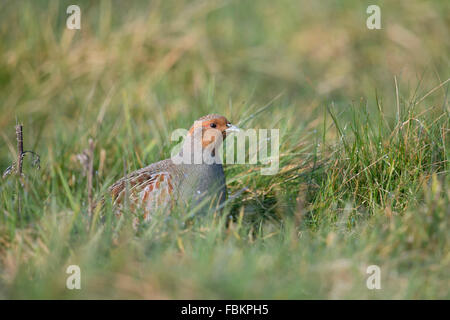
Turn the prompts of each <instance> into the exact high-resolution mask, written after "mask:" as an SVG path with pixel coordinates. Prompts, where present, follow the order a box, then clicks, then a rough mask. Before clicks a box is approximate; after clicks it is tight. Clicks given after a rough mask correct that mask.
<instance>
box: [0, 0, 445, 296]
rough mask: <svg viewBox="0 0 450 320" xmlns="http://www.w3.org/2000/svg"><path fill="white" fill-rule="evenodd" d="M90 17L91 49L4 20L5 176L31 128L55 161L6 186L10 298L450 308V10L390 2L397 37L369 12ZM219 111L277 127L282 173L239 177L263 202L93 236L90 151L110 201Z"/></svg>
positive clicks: (61, 18)
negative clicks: (360, 302) (71, 270)
mask: <svg viewBox="0 0 450 320" xmlns="http://www.w3.org/2000/svg"><path fill="white" fill-rule="evenodd" d="M78 3H79V5H80V7H81V10H82V29H81V30H80V31H71V30H67V29H66V28H65V19H66V14H65V10H66V7H67V6H68V5H69V4H72V3H71V2H68V1H61V2H58V1H50V2H44V1H39V2H32V1H23V2H20V3H16V2H14V1H9V2H2V4H1V5H0V108H1V109H0V110H1V112H0V136H1V137H0V141H2V142H1V143H0V169H1V170H2V171H3V170H5V169H6V168H7V167H8V166H9V165H10V164H11V163H12V162H13V161H14V159H15V158H16V155H15V152H16V151H15V143H16V142H15V135H14V134H15V131H14V125H15V124H16V119H17V120H18V121H20V122H22V123H23V124H24V139H25V149H26V150H33V151H35V152H37V153H39V155H40V156H41V169H40V170H37V169H36V168H34V167H33V166H31V160H32V159H31V157H30V158H29V156H27V158H26V159H25V166H24V178H23V180H22V181H19V180H18V179H17V177H15V176H14V175H10V176H9V177H7V178H6V179H2V180H0V199H1V200H0V298H3V299H8V298H13V299H19V298H34V299H41V298H50V299H54V298H62V299H71V298H76V299H83V298H87V299H91V298H178V299H182V298H184V299H190V298H193V299H196V298H203V299H216V298H217V299H220V298H229V299H238V298H242V299H278V298H286V299H311V298H325V299H335V298H338V299H342V298H351V299H361V298H375V299H404V298H406V299H417V298H425V299H433V298H444V299H449V298H450V293H449V290H448V288H449V287H450V277H449V275H448V270H449V268H450V233H449V232H448V230H449V228H450V212H449V208H450V203H449V198H450V191H449V189H448V186H449V184H450V178H449V175H448V170H449V162H448V161H449V150H450V143H449V136H448V133H449V125H450V120H449V119H450V117H449V112H450V109H449V106H448V95H447V94H448V87H449V84H448V82H446V81H447V79H449V70H450V69H449V65H450V61H449V55H448V53H449V52H450V40H449V39H450V37H449V36H448V30H449V28H448V27H449V20H448V19H449V18H448V17H449V16H450V15H449V13H450V9H449V5H448V4H447V3H446V2H445V1H427V2H423V1H399V2H395V3H394V2H392V1H391V2H387V1H380V2H379V3H380V7H381V10H382V27H383V29H381V30H368V29H367V28H366V27H365V19H366V18H367V15H366V13H365V10H366V8H367V6H368V5H369V4H372V3H365V2H364V1H356V0H355V1H345V2H343V1H331V0H330V1H321V2H317V3H316V2H314V4H310V2H306V1H289V0H283V1H277V2H274V1H258V2H255V1H176V2H175V1H154V2H152V3H151V4H146V3H144V2H142V3H140V2H132V3H130V4H128V3H127V4H126V3H124V2H119V1H112V2H109V1H101V2H98V3H90V2H87V1H79V2H78ZM12 26H14V27H12ZM258 110H261V111H258ZM213 112H215V113H221V114H223V115H225V116H227V117H228V118H229V119H230V120H231V121H233V122H235V123H239V124H240V126H242V127H244V128H257V129H258V128H279V129H280V147H281V148H280V171H279V173H278V174H276V175H273V176H262V175H260V174H259V169H260V168H261V167H262V165H259V164H258V165H230V166H227V167H226V170H225V171H226V177H227V182H228V183H227V184H228V189H229V190H230V193H231V194H234V193H236V192H238V191H239V190H241V189H242V188H244V187H245V188H247V189H246V191H245V192H243V193H242V194H241V195H240V196H239V197H237V198H235V199H233V200H232V201H230V202H229V203H228V204H227V206H226V207H225V209H224V211H223V212H216V213H215V214H211V215H208V216H195V217H193V218H190V215H189V212H184V211H183V210H181V209H180V210H174V212H172V213H171V215H170V217H169V218H166V217H160V216H156V217H155V218H154V219H153V220H152V221H151V222H150V223H147V224H141V225H140V227H139V230H137V231H135V230H134V229H133V227H132V223H133V215H132V214H131V213H130V214H127V215H124V216H123V217H122V218H117V217H115V216H114V215H113V214H112V210H111V208H110V206H109V205H108V203H107V205H106V206H105V207H104V208H103V209H102V210H101V211H100V212H97V215H94V219H93V220H91V219H89V218H88V215H87V212H88V211H87V208H88V197H87V194H88V191H87V178H86V175H85V173H84V170H85V169H84V167H83V165H82V164H80V162H79V161H78V158H77V155H79V154H81V153H82V152H83V151H84V150H85V149H87V148H88V140H89V138H92V139H93V140H94V142H95V152H94V154H95V159H94V170H95V175H94V181H93V187H94V190H93V192H94V197H95V198H96V199H99V198H100V197H101V196H102V195H103V194H104V192H105V191H106V189H107V187H108V186H109V185H110V184H111V183H112V182H113V181H114V180H115V179H117V178H119V177H121V176H122V175H123V174H124V171H125V170H126V171H131V170H134V169H137V168H140V167H142V166H144V165H146V164H149V163H152V162H155V161H158V160H160V159H163V158H167V157H169V156H170V151H171V148H172V147H173V146H174V145H175V144H176V142H171V141H170V133H171V132H172V131H173V130H174V129H177V128H188V127H189V126H190V125H191V123H192V122H193V121H194V120H195V119H197V118H199V117H200V116H202V115H205V114H207V113H213ZM19 198H20V204H19ZM19 206H20V213H19V210H18V209H19ZM100 216H101V217H102V219H100ZM72 264H75V265H79V266H80V268H81V273H82V289H81V290H72V291H71V290H68V289H66V286H65V283H66V278H67V276H68V275H67V274H66V273H65V271H66V268H67V266H69V265H72ZM372 264H376V265H379V266H380V268H381V286H382V289H381V290H368V289H367V287H366V279H367V277H368V275H367V274H366V268H367V266H369V265H372Z"/></svg>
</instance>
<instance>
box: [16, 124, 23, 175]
mask: <svg viewBox="0 0 450 320" xmlns="http://www.w3.org/2000/svg"><path fill="white" fill-rule="evenodd" d="M16 137H17V168H16V169H17V171H16V173H17V175H18V176H19V177H21V176H22V159H23V125H21V124H18V125H17V126H16Z"/></svg>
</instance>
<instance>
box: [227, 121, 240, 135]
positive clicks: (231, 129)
mask: <svg viewBox="0 0 450 320" xmlns="http://www.w3.org/2000/svg"><path fill="white" fill-rule="evenodd" d="M239 131H241V129H239V128H238V127H236V126H234V125H232V124H230V123H229V124H227V129H225V132H226V133H232V132H239Z"/></svg>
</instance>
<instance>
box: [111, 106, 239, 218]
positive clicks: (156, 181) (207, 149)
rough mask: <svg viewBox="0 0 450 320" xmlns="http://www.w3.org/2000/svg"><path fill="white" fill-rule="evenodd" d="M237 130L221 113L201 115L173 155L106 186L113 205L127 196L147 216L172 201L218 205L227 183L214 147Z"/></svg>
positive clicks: (130, 203) (121, 201)
mask: <svg viewBox="0 0 450 320" xmlns="http://www.w3.org/2000/svg"><path fill="white" fill-rule="evenodd" d="M236 131H239V128H237V127H236V126H234V125H232V124H231V123H230V122H229V121H228V120H227V119H226V118H225V117H224V116H221V115H218V114H209V115H207V116H204V117H201V118H200V119H198V120H197V121H195V122H194V125H193V126H192V127H191V129H190V130H189V132H188V134H187V136H186V138H185V140H184V143H183V147H182V149H181V151H180V152H179V153H178V154H177V155H176V157H172V158H169V159H165V160H162V161H159V162H156V163H153V164H150V165H149V166H147V167H144V168H142V169H139V170H136V171H134V172H132V173H130V174H128V175H127V176H125V177H123V178H122V179H120V180H118V181H117V182H115V183H114V184H113V185H112V186H111V187H110V188H109V191H110V194H111V196H112V199H113V205H114V207H115V208H118V209H119V211H121V208H122V206H123V204H124V202H125V198H126V197H127V198H128V204H129V208H130V210H132V211H133V210H135V209H138V208H139V209H140V210H142V212H143V213H144V219H145V220H149V219H150V217H151V214H152V212H154V211H155V210H159V209H162V208H167V207H171V206H174V205H178V206H180V205H182V206H192V205H193V206H200V207H201V206H202V204H205V203H206V202H208V200H211V201H215V205H216V206H220V205H221V204H222V203H223V202H224V201H225V197H226V185H225V175H224V171H223V167H222V164H221V162H220V161H217V159H216V158H215V156H216V155H217V154H216V151H217V150H218V148H219V147H220V146H221V144H222V142H223V140H224V139H225V138H226V136H227V135H228V134H230V133H232V132H236ZM209 205H211V202H209Z"/></svg>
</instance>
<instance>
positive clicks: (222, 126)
mask: <svg viewBox="0 0 450 320" xmlns="http://www.w3.org/2000/svg"><path fill="white" fill-rule="evenodd" d="M200 127H201V129H202V146H203V147H206V146H208V145H209V144H210V143H212V142H213V141H215V137H216V136H217V134H219V133H221V134H222V141H223V140H225V138H226V137H227V134H229V133H230V132H232V131H238V128H237V127H235V126H233V125H232V124H231V123H230V121H228V120H227V118H225V117H224V116H220V115H208V116H204V117H202V118H200V119H198V120H197V121H196V122H195V123H194V125H193V126H192V128H191V129H190V130H189V134H191V135H192V134H193V133H194V130H196V129H200Z"/></svg>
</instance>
